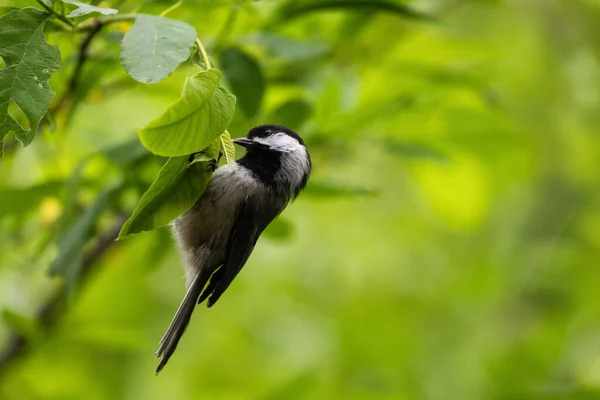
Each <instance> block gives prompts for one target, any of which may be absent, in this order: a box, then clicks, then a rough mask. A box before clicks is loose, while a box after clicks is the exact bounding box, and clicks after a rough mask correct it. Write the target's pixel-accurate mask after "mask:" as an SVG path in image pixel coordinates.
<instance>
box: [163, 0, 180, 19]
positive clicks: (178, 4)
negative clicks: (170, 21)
mask: <svg viewBox="0 0 600 400" xmlns="http://www.w3.org/2000/svg"><path fill="white" fill-rule="evenodd" d="M182 4H183V0H179V1H178V2H177V3H175V4H173V5H172V6H171V7H169V8H167V9H166V10H165V11H163V12H161V13H160V16H161V17H164V16H165V15H167V14H168V13H170V12H171V11H174V10H176V9H178V8H179V6H181V5H182Z"/></svg>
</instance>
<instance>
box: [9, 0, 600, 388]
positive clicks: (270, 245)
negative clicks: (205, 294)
mask: <svg viewBox="0 0 600 400" xmlns="http://www.w3.org/2000/svg"><path fill="white" fill-rule="evenodd" d="M17 3H19V2H17ZM23 3H27V2H26V1H25V2H23ZM31 3H33V4H35V3H34V2H31ZM141 3H142V2H138V1H133V0H132V1H123V2H117V1H115V2H112V3H104V4H105V5H110V6H113V7H116V8H118V9H119V10H120V11H121V12H131V11H132V10H135V9H136V7H138V6H140V5H141ZM286 3H293V2H284V1H269V0H265V1H255V2H242V1H240V2H235V1H217V0H213V1H208V0H205V1H199V0H196V1H192V0H190V1H189V2H186V3H184V6H182V7H181V8H179V9H177V10H175V11H173V12H172V13H171V14H169V17H171V18H176V19H180V20H183V21H186V22H188V23H190V24H192V25H193V26H194V27H195V28H196V31H197V32H198V35H199V37H200V38H201V39H202V40H203V41H204V42H205V43H206V45H207V48H208V51H209V53H210V54H211V56H212V58H213V61H214V62H215V64H216V66H217V67H219V54H220V53H219V52H220V50H222V49H224V48H227V47H230V46H236V47H239V48H242V49H243V50H244V51H245V52H247V53H248V54H251V55H252V56H253V57H254V58H255V59H256V60H258V62H259V64H260V66H261V69H262V71H263V73H264V75H265V77H266V81H267V86H266V94H265V98H264V102H263V105H262V108H261V111H260V112H259V114H258V115H256V116H255V117H253V118H250V119H249V118H246V117H245V116H244V114H243V113H241V112H240V111H239V110H238V111H236V116H235V117H234V121H233V122H232V124H231V126H230V132H231V133H232V135H233V136H235V137H239V136H243V135H245V133H246V132H247V130H248V129H249V128H250V127H252V126H254V125H257V124H259V123H269V122H281V123H287V124H289V125H290V127H292V128H294V129H295V130H297V131H298V132H299V133H300V134H301V135H302V136H303V137H304V138H305V139H306V142H307V146H308V148H309V150H310V151H311V154H312V156H313V164H314V170H313V176H312V181H313V185H312V187H309V189H308V190H307V192H306V193H304V194H303V195H301V196H300V198H299V199H298V200H297V201H296V202H295V203H294V204H292V205H291V206H290V207H288V209H287V210H286V211H285V212H284V214H283V215H282V217H281V219H280V220H278V221H277V222H276V223H275V225H274V226H273V227H272V228H271V229H270V230H269V231H268V232H267V233H266V234H265V235H264V236H263V237H262V238H261V240H260V241H259V244H258V246H257V247H256V249H255V251H254V253H253V255H252V257H251V258H250V260H249V262H248V264H247V265H246V267H245V268H244V270H243V272H242V273H241V274H240V275H239V276H238V278H237V279H236V280H235V281H234V283H233V284H232V285H231V287H230V288H229V289H228V291H227V292H226V294H225V295H224V296H223V297H222V299H221V300H220V301H219V303H218V304H217V305H216V306H215V307H214V308H212V309H210V310H208V309H206V308H205V307H204V306H202V307H199V308H198V309H197V310H196V312H195V313H194V316H193V319H192V322H191V324H190V327H189V329H188V331H187V333H186V335H185V336H184V338H183V340H182V342H181V343H180V345H179V348H178V350H177V352H176V353H175V355H174V357H173V358H172V359H171V361H170V362H169V364H168V366H167V367H166V368H165V370H164V371H163V372H162V373H161V374H160V375H159V376H158V377H155V376H154V369H155V366H156V359H155V358H154V356H153V353H154V351H155V350H156V347H157V343H158V340H159V339H160V337H161V336H162V334H163V332H164V330H165V329H166V327H167V326H168V324H169V322H170V320H171V318H172V315H173V314H174V312H175V310H176V309H177V306H178V304H179V301H180V300H181V298H182V297H183V294H184V290H185V287H184V279H183V271H182V269H181V267H180V260H179V256H178V254H177V253H176V252H175V250H174V245H173V240H172V238H171V236H170V233H169V231H168V229H166V228H163V229H161V230H158V231H153V232H150V233H144V234H141V235H137V236H135V237H133V238H131V239H129V240H126V241H124V242H119V243H116V244H114V245H112V246H110V248H109V249H108V250H107V251H105V252H103V253H102V254H101V256H99V257H98V258H97V259H96V262H95V263H94V266H93V269H92V271H91V273H90V274H89V275H88V276H87V277H86V279H75V278H72V279H71V282H70V286H69V287H70V290H69V295H68V296H67V299H66V307H65V308H64V310H62V311H61V313H60V315H59V316H58V317H57V319H56V321H55V322H54V323H53V324H52V326H51V327H50V328H48V329H45V328H44V329H43V328H39V327H38V328H36V326H35V323H34V320H35V317H34V316H35V313H36V310H37V309H38V308H39V307H40V305H41V304H43V303H44V302H45V301H47V299H48V298H49V297H51V296H52V293H53V292H54V291H55V290H58V289H59V288H60V287H61V285H62V278H57V277H54V278H51V277H49V276H48V274H47V272H48V270H49V266H50V264H51V263H52V261H53V260H54V259H55V258H56V256H57V254H58V250H57V243H56V239H57V235H58V233H57V232H58V231H60V224H59V222H60V221H61V220H60V215H61V210H65V209H66V207H67V204H66V201H67V199H68V198H69V196H68V192H69V187H72V186H76V193H77V195H76V196H75V198H76V203H77V206H76V207H75V211H74V212H73V214H74V217H76V216H77V215H79V214H80V213H81V212H83V211H84V210H85V209H86V208H87V207H89V205H90V204H91V202H92V201H93V200H94V199H95V198H96V197H97V196H98V194H99V193H100V191H101V190H102V188H104V187H105V186H106V184H107V183H109V182H111V181H112V180H113V179H118V178H119V177H123V176H126V175H127V176H130V177H133V178H132V179H133V181H135V182H137V186H132V187H131V188H128V190H127V191H126V192H125V193H124V195H123V196H122V197H121V198H120V199H119V201H114V202H112V203H111V204H110V205H109V206H108V207H107V208H106V209H105V210H103V211H102V213H101V214H100V217H99V221H98V226H97V228H96V230H95V231H94V232H97V233H95V234H94V235H93V237H92V238H91V239H90V241H89V243H88V244H87V245H86V247H85V249H87V248H88V247H93V246H94V243H95V241H96V240H98V237H100V236H101V235H102V232H103V231H104V230H106V229H109V228H110V227H111V226H112V225H113V224H114V223H115V221H116V222H118V221H119V216H120V215H122V214H123V213H125V214H127V213H130V212H131V210H132V209H133V207H134V206H135V204H136V202H137V200H138V199H139V195H140V194H141V193H142V192H143V190H144V189H145V188H147V187H148V185H149V183H150V182H151V181H152V179H153V178H154V176H155V175H156V172H157V171H158V169H159V168H160V164H161V160H160V159H158V158H150V159H147V160H145V161H144V162H139V163H135V164H133V165H128V166H123V165H118V163H114V162H111V161H110V160H109V159H108V158H107V157H105V156H103V155H102V154H103V149H106V148H109V147H112V146H115V145H117V144H119V143H125V142H128V141H131V140H134V139H135V138H136V129H137V128H139V127H141V126H143V125H144V124H145V123H147V122H148V121H150V120H152V119H153V118H155V117H156V116H157V115H159V114H160V113H161V112H162V110H164V109H165V107H167V106H168V105H169V104H170V103H172V102H173V101H174V100H175V99H177V97H178V95H179V93H180V91H181V87H182V83H183V81H184V79H185V77H186V76H189V75H190V74H191V73H193V72H194V68H193V67H191V66H189V65H184V66H182V67H181V68H180V69H179V70H178V71H177V72H176V73H175V74H173V75H172V76H171V77H169V78H168V79H166V80H165V81H163V82H161V83H158V84H155V85H143V84H138V83H135V82H134V81H132V80H131V79H130V78H128V77H127V75H126V74H125V72H124V71H123V69H122V67H121V66H120V64H119V62H118V56H119V40H120V38H121V37H122V34H123V31H125V30H126V29H127V24H126V23H124V24H119V25H117V24H115V25H112V26H111V27H110V29H107V30H105V31H104V32H103V33H102V36H101V37H99V38H98V40H96V41H95V42H94V43H93V45H92V48H91V57H92V58H91V59H90V61H89V62H88V64H87V65H86V69H85V70H84V74H83V83H82V87H83V89H81V96H80V97H81V98H78V99H77V100H76V104H77V107H75V108H74V109H73V111H72V113H70V115H58V116H57V129H56V131H55V132H54V133H52V132H50V131H49V130H44V131H42V132H40V133H39V134H38V137H37V138H36V139H35V140H34V142H33V143H32V144H31V145H30V146H29V147H27V148H24V149H23V148H14V149H12V151H7V154H6V156H5V157H4V158H3V159H1V160H0V309H2V310H4V314H3V315H4V319H3V320H2V322H0V343H3V345H4V346H5V345H6V341H7V340H8V339H9V335H10V332H12V331H14V330H15V329H16V330H17V331H22V332H25V333H26V334H27V336H28V337H30V338H31V345H29V346H28V347H27V351H26V352H23V353H22V354H19V355H18V357H16V358H15V359H13V360H12V361H11V362H10V364H7V365H6V366H0V398H2V399H9V400H13V399H15V400H20V399H61V400H62V399H91V400H95V399H136V400H137V399H182V400H185V399H264V400H266V399H286V400H288V399H444V400H445V399H599V398H600V170H599V164H600V130H599V129H600V128H599V126H600V1H598V0H497V1H484V0H478V1H477V0H472V1H467V0H464V1H450V0H428V1H426V0H415V1H406V2H402V1H398V2H397V3H398V4H403V5H404V4H406V5H408V6H410V7H412V8H413V9H415V10H419V11H422V12H424V13H427V14H428V15H434V16H435V17H436V20H435V21H425V20H420V19H417V18H412V17H408V16H405V15H400V14H397V13H393V12H389V11H380V10H379V11H377V10H376V9H374V8H373V7H362V8H357V7H355V6H356V4H354V6H353V5H352V1H350V2H346V3H348V4H350V6H347V7H345V8H344V9H341V10H340V9H338V10H320V11H316V12H314V13H310V14H306V15H302V16H298V17H297V18H293V19H285V18H280V17H279V16H280V14H278V13H279V12H280V8H279V7H281V6H285V5H286ZM297 3H302V2H301V1H298V2H297ZM168 6H169V4H168V2H145V3H144V5H143V7H142V8H141V11H142V12H147V13H151V14H158V13H160V12H161V11H163V10H164V9H165V8H167V7H168ZM232 9H235V10H236V11H234V12H233V13H232V11H231V10H232ZM3 12H4V11H3ZM232 15H233V16H232ZM228 21H229V22H228ZM47 36H48V40H49V41H50V42H51V43H54V44H57V45H59V47H60V50H61V54H62V59H63V63H64V67H63V73H61V74H58V75H55V76H54V77H53V78H52V80H51V84H52V87H53V88H54V89H55V90H56V91H57V92H58V93H59V94H60V93H62V92H63V91H64V87H65V84H66V81H67V77H68V76H69V74H70V72H71V71H72V68H73V66H74V59H73V56H74V50H75V49H76V47H77V45H78V40H77V39H76V38H74V37H73V35H71V34H67V33H59V32H48V34H47ZM282 38H283V39H282ZM252 84H253V83H252V82H250V83H249V85H252ZM285 104H287V105H286V106H285V108H284V109H283V110H282V109H281V107H282V106H283V105H285ZM238 150H240V149H238ZM240 155H241V153H240V154H238V156H240ZM87 157H91V158H90V160H89V162H88V163H86V164H85V166H84V168H83V169H82V179H80V180H79V181H77V180H73V179H72V178H71V177H72V176H73V173H74V170H75V169H76V168H77V166H78V165H80V163H81V162H82V160H85V159H86V158H87ZM65 182H67V183H65ZM68 182H75V183H74V184H73V185H71V186H69V185H68ZM40 185H41V186H40ZM40 188H45V189H44V190H42V189H40ZM57 218H58V219H57ZM67 220H68V219H67Z"/></svg>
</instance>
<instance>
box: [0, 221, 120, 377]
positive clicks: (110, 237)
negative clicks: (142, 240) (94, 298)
mask: <svg viewBox="0 0 600 400" xmlns="http://www.w3.org/2000/svg"><path fill="white" fill-rule="evenodd" d="M125 220H126V218H125V217H124V216H121V217H120V218H119V220H118V221H117V223H115V225H114V226H112V227H111V228H110V229H108V230H107V231H106V232H105V233H104V234H102V235H101V236H100V238H99V239H98V241H97V243H96V245H95V246H94V247H93V248H92V249H90V250H89V251H88V252H87V253H86V254H85V255H84V258H83V263H82V266H81V278H82V280H85V279H86V278H87V277H88V276H89V275H90V272H92V271H93V269H94V268H93V267H94V266H95V265H96V261H97V260H98V259H99V258H100V257H102V255H104V253H106V252H107V251H108V250H109V249H110V248H111V247H112V246H113V245H114V244H116V243H117V242H116V241H115V240H116V238H117V236H118V234H119V231H120V230H121V226H122V225H123V223H124V222H125ZM66 299H67V288H66V285H62V286H61V287H60V288H59V289H58V290H57V291H56V292H55V293H54V294H53V295H52V296H51V297H50V298H49V299H47V300H46V302H44V303H43V304H42V306H41V307H40V309H39V310H38V312H37V313H36V316H35V322H36V326H38V327H39V328H41V329H42V330H49V329H51V328H52V327H54V325H55V324H56V322H57V321H58V319H59V317H60V316H62V315H63V314H64V312H65V311H66V309H67V302H66ZM30 344H31V343H30V339H28V338H27V337H26V336H24V335H23V334H22V333H19V332H12V333H11V334H10V336H9V338H8V340H7V343H6V345H5V346H4V348H3V349H1V350H0V375H2V374H3V373H5V372H7V371H8V370H9V369H10V366H11V365H12V363H13V362H15V361H17V360H18V358H19V356H21V355H22V354H24V353H25V352H26V351H27V348H28V347H29V345H30Z"/></svg>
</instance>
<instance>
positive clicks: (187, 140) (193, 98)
mask: <svg viewBox="0 0 600 400" xmlns="http://www.w3.org/2000/svg"><path fill="white" fill-rule="evenodd" d="M220 80H221V73H220V72H219V71H217V70H216V69H210V70H208V71H203V72H199V73H198V74H196V75H194V76H192V77H189V78H188V79H187V80H186V82H185V86H184V88H183V94H182V95H181V97H180V98H179V100H177V101H176V102H175V103H174V104H173V105H171V106H170V107H169V108H168V109H167V111H165V113H164V114H163V115H161V116H160V117H158V118H157V119H155V120H154V121H152V122H150V123H149V124H148V125H147V126H146V127H145V128H143V129H142V130H141V131H140V141H141V142H142V144H143V145H144V146H145V147H146V148H147V149H148V150H150V151H151V152H153V153H155V154H159V155H161V156H168V157H176V156H183V155H186V154H192V153H196V152H199V151H201V150H203V149H204V148H206V147H207V146H209V145H210V143H211V142H212V141H213V140H215V139H216V138H217V137H218V136H219V135H220V134H221V133H223V132H224V131H225V129H227V126H228V125H229V121H230V120H231V117H232V115H233V109H234V107H235V96H233V95H232V94H231V93H229V92H228V91H227V90H226V89H224V88H223V87H221V86H219V82H220Z"/></svg>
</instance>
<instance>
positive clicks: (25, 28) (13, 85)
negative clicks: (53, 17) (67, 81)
mask: <svg viewBox="0 0 600 400" xmlns="http://www.w3.org/2000/svg"><path fill="white" fill-rule="evenodd" d="M47 19H48V14H46V13H44V12H41V11H39V10H38V9H36V8H29V7H28V8H24V9H22V10H15V11H11V12H9V13H8V14H6V15H4V16H2V17H1V18H0V57H2V58H3V59H4V62H5V63H6V66H5V67H4V68H2V69H0V155H2V140H3V138H4V136H5V135H6V134H7V133H9V132H14V135H15V137H16V138H17V140H19V142H21V144H22V145H23V146H27V145H28V144H29V143H31V141H32V140H33V137H34V136H35V133H36V132H37V129H38V126H39V124H40V121H41V120H42V118H43V117H44V115H45V114H46V112H47V111H48V107H49V106H50V102H51V101H52V98H53V97H54V92H53V91H52V90H51V89H50V86H49V85H48V79H49V78H50V75H52V74H53V73H54V72H57V71H60V67H61V65H60V52H59V51H58V48H57V47H56V46H49V45H48V44H47V43H46V39H45V37H44V33H43V29H44V24H45V23H46V20H47ZM9 103H14V104H16V105H17V106H18V107H19V108H20V109H21V111H23V114H24V115H25V117H26V118H27V120H28V121H29V127H28V128H27V127H25V126H21V125H20V124H19V123H17V121H15V119H14V118H13V117H12V116H11V115H10V114H9V112H8V106H9Z"/></svg>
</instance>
